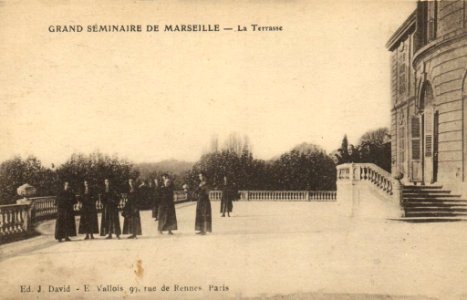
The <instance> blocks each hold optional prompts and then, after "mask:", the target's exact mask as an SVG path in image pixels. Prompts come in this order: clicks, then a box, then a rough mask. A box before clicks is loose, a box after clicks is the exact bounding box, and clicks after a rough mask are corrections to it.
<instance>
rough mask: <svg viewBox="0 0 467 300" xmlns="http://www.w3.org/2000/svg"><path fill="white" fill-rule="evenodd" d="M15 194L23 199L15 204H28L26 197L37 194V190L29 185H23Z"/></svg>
mask: <svg viewBox="0 0 467 300" xmlns="http://www.w3.org/2000/svg"><path fill="white" fill-rule="evenodd" d="M16 193H17V194H18V195H19V196H21V197H23V199H20V200H18V201H16V203H18V204H23V203H29V200H28V197H32V196H34V195H35V194H36V193H37V189H36V188H35V187H33V186H32V185H30V184H29V183H25V184H23V185H21V186H20V187H18V188H17V189H16Z"/></svg>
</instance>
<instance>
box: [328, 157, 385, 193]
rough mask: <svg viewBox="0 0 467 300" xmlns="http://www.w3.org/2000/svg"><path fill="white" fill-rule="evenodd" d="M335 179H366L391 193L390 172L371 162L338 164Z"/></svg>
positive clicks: (355, 180) (353, 180)
mask: <svg viewBox="0 0 467 300" xmlns="http://www.w3.org/2000/svg"><path fill="white" fill-rule="evenodd" d="M337 181H351V182H357V181H368V182H371V183H372V184H373V185H374V186H375V187H377V188H379V189H380V190H382V191H384V192H385V193H387V194H388V195H392V194H393V182H394V179H393V178H392V176H391V173H389V172H387V171H386V170H384V169H382V168H380V167H378V166H377V165H375V164H371V163H358V164H341V165H338V166H337Z"/></svg>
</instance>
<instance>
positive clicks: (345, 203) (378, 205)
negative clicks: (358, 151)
mask: <svg viewBox="0 0 467 300" xmlns="http://www.w3.org/2000/svg"><path fill="white" fill-rule="evenodd" d="M336 171H337V202H338V203H340V205H341V207H342V208H343V211H347V214H348V215H359V214H360V215H363V214H366V216H375V217H376V216H379V217H390V218H398V217H401V216H402V214H401V210H400V207H401V199H402V194H401V193H402V184H401V183H400V181H399V180H397V179H394V178H393V177H392V175H391V173H389V172H387V171H386V170H384V169H382V168H380V167H378V166H377V165H375V164H372V163H348V164H341V165H338V166H337V167H336Z"/></svg>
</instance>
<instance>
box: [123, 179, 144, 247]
mask: <svg viewBox="0 0 467 300" xmlns="http://www.w3.org/2000/svg"><path fill="white" fill-rule="evenodd" d="M140 188H141V187H140ZM142 196H143V192H142V191H141V189H138V188H136V186H135V181H134V180H133V179H129V180H128V191H127V202H126V204H125V208H124V209H123V215H124V217H125V219H124V221H123V234H131V235H130V236H129V237H128V238H129V239H136V235H141V234H142V230H141V217H140V213H139V206H140V202H141V201H142V199H141V197H142Z"/></svg>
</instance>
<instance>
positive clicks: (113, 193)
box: [55, 173, 237, 242]
mask: <svg viewBox="0 0 467 300" xmlns="http://www.w3.org/2000/svg"><path fill="white" fill-rule="evenodd" d="M199 180H200V184H199V185H198V187H197V189H196V194H197V205H196V218H195V230H196V231H198V232H197V234H200V235H205V234H206V233H207V232H212V211H211V202H210V200H209V191H210V187H209V185H208V183H207V178H206V175H205V174H204V173H200V174H199ZM162 182H163V184H162V185H160V184H159V181H158V180H157V179H155V180H154V186H152V184H151V185H150V186H146V185H145V184H142V185H140V186H139V187H137V186H136V184H135V181H134V180H133V179H129V180H128V186H127V190H126V193H125V194H126V198H127V201H126V203H125V206H124V208H123V211H122V216H123V217H124V222H123V232H122V230H121V226H120V218H119V204H120V199H121V194H120V193H119V192H118V191H117V190H116V189H115V188H114V187H113V186H111V184H110V180H109V179H105V180H104V187H103V189H102V191H101V202H102V206H103V207H102V218H101V224H100V232H99V228H98V227H99V226H98V218H97V208H96V202H97V199H98V195H97V194H96V192H95V190H94V189H92V188H91V187H90V185H89V183H88V181H87V180H85V181H84V182H83V186H82V188H81V190H80V194H79V197H80V203H81V218H80V224H79V233H80V234H85V235H86V237H85V239H86V240H87V239H94V234H97V233H100V235H101V236H106V239H112V237H113V235H116V237H117V238H118V239H119V238H120V235H121V234H122V233H123V234H129V235H130V236H129V237H128V238H129V239H135V238H136V237H137V236H138V235H141V234H142V228H141V216H140V209H141V204H142V203H143V202H147V198H148V197H149V198H152V201H153V207H152V216H153V218H155V219H156V221H157V222H158V228H157V229H158V231H159V233H160V234H163V232H164V231H167V232H168V234H169V235H172V234H173V232H172V231H174V230H177V216H176V211H175V202H174V189H173V184H172V181H171V180H170V178H169V176H168V175H167V174H164V175H163V176H162ZM222 191H223V193H222V199H221V213H222V216H223V217H224V216H225V214H226V213H227V216H230V213H231V212H232V201H233V200H234V199H235V197H236V194H237V191H236V189H235V188H234V185H232V184H231V183H230V182H229V181H228V180H227V177H224V183H223V186H222ZM77 203H78V201H77V198H76V196H75V194H74V193H73V191H72V190H71V188H70V184H69V183H68V182H65V183H64V187H63V190H62V191H61V192H60V193H59V194H58V195H57V200H56V206H57V210H58V214H57V222H56V227H55V238H56V239H57V240H58V241H59V242H61V241H62V240H63V239H64V240H66V241H69V240H70V237H71V236H76V225H75V212H74V205H75V204H77Z"/></svg>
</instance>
